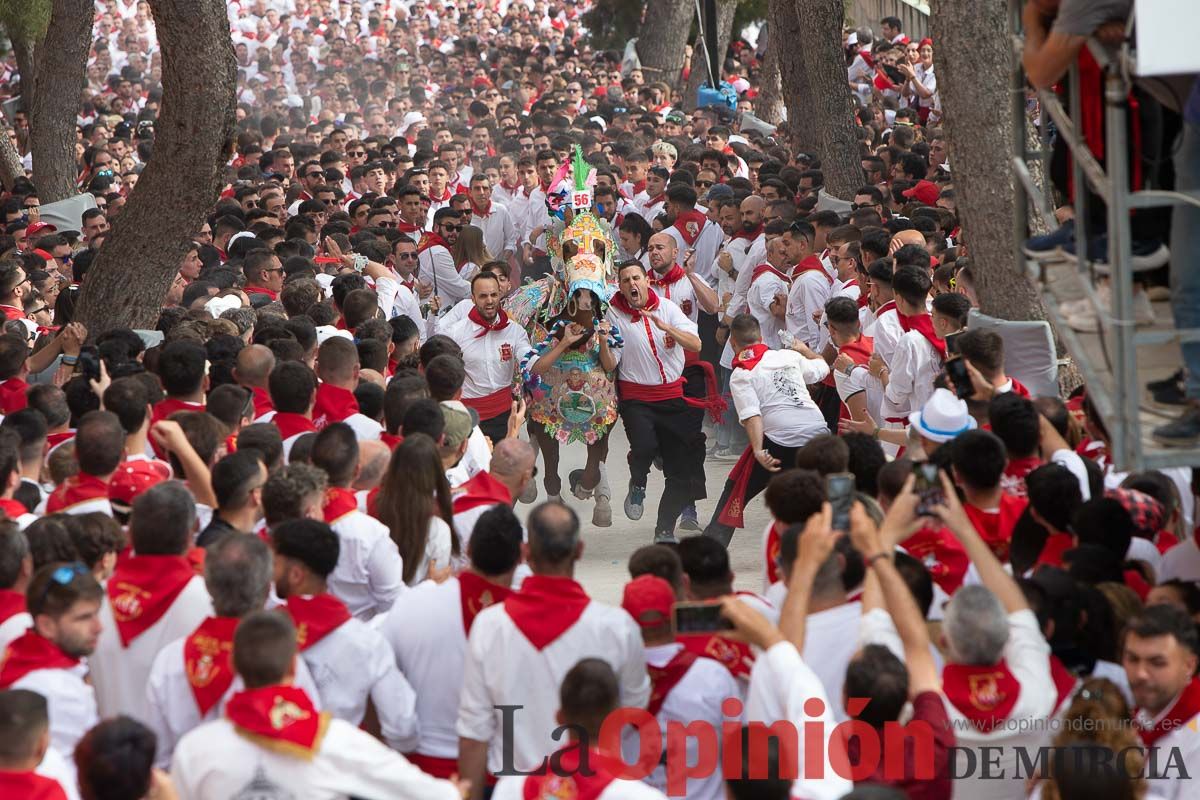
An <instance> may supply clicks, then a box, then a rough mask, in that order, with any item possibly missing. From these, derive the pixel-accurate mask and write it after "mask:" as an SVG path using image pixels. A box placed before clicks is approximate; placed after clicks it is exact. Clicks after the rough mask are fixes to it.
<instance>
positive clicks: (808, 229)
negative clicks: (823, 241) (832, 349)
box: [783, 219, 833, 351]
mask: <svg viewBox="0 0 1200 800" xmlns="http://www.w3.org/2000/svg"><path fill="white" fill-rule="evenodd" d="M815 238H816V229H815V228H814V227H813V226H812V223H810V222H808V221H807V220H803V219H797V220H795V221H793V222H792V224H791V226H790V227H789V228H788V230H787V232H786V233H785V234H783V240H784V241H785V242H787V245H788V258H789V260H791V261H792V262H794V263H795V265H796V266H795V267H793V268H792V286H791V289H790V290H789V292H788V301H787V328H788V330H789V331H790V332H791V334H792V335H793V336H795V337H796V338H797V339H799V340H801V341H802V342H804V343H805V344H806V345H808V346H809V347H810V348H812V349H813V350H814V351H816V350H817V349H818V348H819V347H820V345H821V326H820V324H819V322H818V320H819V319H820V312H821V311H822V310H823V309H824V308H825V301H826V300H828V299H829V292H830V291H831V289H832V286H833V279H832V278H830V277H829V273H828V272H826V271H825V266H824V265H823V264H822V263H821V259H820V258H819V257H818V255H817V253H816V252H815V251H814V250H813V246H814V240H815ZM814 314H816V315H817V316H816V317H815V318H814V316H813V315H814Z"/></svg>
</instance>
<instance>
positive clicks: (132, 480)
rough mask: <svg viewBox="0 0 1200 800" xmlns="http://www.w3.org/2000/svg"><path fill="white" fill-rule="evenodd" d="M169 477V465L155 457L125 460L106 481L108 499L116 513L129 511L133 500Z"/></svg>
mask: <svg viewBox="0 0 1200 800" xmlns="http://www.w3.org/2000/svg"><path fill="white" fill-rule="evenodd" d="M170 479H171V467H170V466H168V465H167V464H166V462H164V461H158V460H157V459H136V460H133V461H125V462H123V463H122V464H121V466H119V467H117V471H116V472H115V473H113V476H112V480H110V481H109V482H108V500H109V502H110V503H112V506H113V509H114V510H116V511H117V512H118V513H126V514H127V513H129V511H130V510H131V509H132V508H133V501H134V500H136V499H137V498H138V497H139V496H140V495H141V494H142V493H143V492H145V491H146V490H147V489H149V488H150V487H152V486H157V485H158V484H160V483H162V482H163V481H166V480H170Z"/></svg>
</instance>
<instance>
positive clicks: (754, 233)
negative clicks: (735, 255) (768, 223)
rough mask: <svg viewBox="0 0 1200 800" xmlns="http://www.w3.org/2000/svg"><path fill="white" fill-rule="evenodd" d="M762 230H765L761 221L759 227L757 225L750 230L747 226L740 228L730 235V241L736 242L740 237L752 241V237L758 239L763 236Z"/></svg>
mask: <svg viewBox="0 0 1200 800" xmlns="http://www.w3.org/2000/svg"><path fill="white" fill-rule="evenodd" d="M762 232H763V225H762V223H761V222H760V223H758V227H756V228H755V229H754V230H749V231H748V230H746V229H745V228H739V229H738V230H737V232H736V233H734V234H733V236H730V237H729V241H730V242H735V241H737V240H738V239H745V240H746V241H750V240H751V239H757V238H758V237H759V236H762Z"/></svg>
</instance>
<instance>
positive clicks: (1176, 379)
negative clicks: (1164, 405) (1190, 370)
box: [1146, 368, 1183, 392]
mask: <svg viewBox="0 0 1200 800" xmlns="http://www.w3.org/2000/svg"><path fill="white" fill-rule="evenodd" d="M1181 383H1183V369H1182V368H1181V369H1177V370H1175V374H1173V375H1172V376H1171V377H1169V378H1163V379H1162V380H1160V381H1150V382H1149V383H1147V384H1146V388H1147V389H1149V390H1150V391H1151V392H1155V391H1157V390H1159V389H1165V388H1167V387H1169V386H1178V385H1179V384H1181Z"/></svg>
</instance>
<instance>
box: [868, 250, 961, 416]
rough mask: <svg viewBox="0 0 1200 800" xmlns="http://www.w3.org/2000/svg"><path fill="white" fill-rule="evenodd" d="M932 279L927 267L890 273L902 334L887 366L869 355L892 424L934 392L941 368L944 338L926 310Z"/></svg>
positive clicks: (883, 410) (920, 405) (886, 414)
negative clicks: (937, 330) (938, 333)
mask: <svg viewBox="0 0 1200 800" xmlns="http://www.w3.org/2000/svg"><path fill="white" fill-rule="evenodd" d="M931 286H932V281H931V280H930V278H929V270H927V269H922V268H920V267H916V266H906V267H901V268H900V269H898V270H896V272H895V274H894V275H893V276H892V289H893V291H894V292H895V302H896V311H897V315H898V319H899V322H900V327H901V328H903V329H904V335H903V336H901V337H900V341H899V342H898V343H897V345H896V351H895V352H894V353H893V354H892V360H891V362H890V366H883V365H882V364H881V363H880V361H879V360H877V359H875V358H872V359H871V370H872V374H875V375H877V376H878V377H879V378H880V381H881V382H882V383H883V385H884V392H883V403H882V406H881V409H882V410H881V411H880V413H881V414H883V418H884V421H885V423H889V424H890V425H891V426H892V427H896V426H897V424H898V425H900V426H903V424H904V423H903V421H904V420H905V419H907V418H908V415H910V414H912V413H913V412H914V411H919V410H920V409H921V408H922V407H924V405H925V401H927V400H928V399H929V398H930V397H932V396H933V390H934V388H935V387H934V380H935V379H936V378H937V376H938V373H939V372H941V371H942V361H943V360H944V358H945V355H946V342H945V340H944V339H942V338H940V337H939V336H938V335H937V334H936V333H935V332H934V330H933V320H932V318H931V317H930V316H929V312H928V311H927V310H926V306H925V303H926V299H927V298H928V296H929V289H930V287H931Z"/></svg>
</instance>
